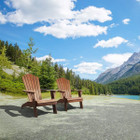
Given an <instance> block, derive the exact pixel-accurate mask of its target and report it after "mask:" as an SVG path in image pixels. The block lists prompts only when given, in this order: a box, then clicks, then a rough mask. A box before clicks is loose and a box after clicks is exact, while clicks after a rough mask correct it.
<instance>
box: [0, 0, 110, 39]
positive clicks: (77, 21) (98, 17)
mask: <svg viewBox="0 0 140 140" xmlns="http://www.w3.org/2000/svg"><path fill="white" fill-rule="evenodd" d="M75 2H76V0H51V1H50V0H39V1H38V0H18V1H17V0H5V4H6V5H8V6H9V7H10V8H13V11H12V12H8V13H7V14H5V15H2V16H3V18H4V19H5V21H4V23H5V22H10V23H13V24H16V25H18V26H22V25H23V24H34V23H37V22H41V23H42V24H46V23H47V25H48V26H41V27H38V28H36V29H35V31H37V32H40V33H43V34H45V35H48V34H50V35H52V36H55V37H57V38H67V37H80V36H83V37H84V36H97V35H100V34H103V33H104V34H106V32H107V28H108V27H106V26H105V27H102V26H99V25H94V24H93V22H92V23H91V21H98V22H101V23H103V22H106V21H110V20H112V17H111V14H112V13H111V11H110V10H107V9H105V8H97V7H95V6H89V7H86V8H84V9H81V10H77V11H76V10H74V7H75ZM81 29H82V30H81Z"/></svg>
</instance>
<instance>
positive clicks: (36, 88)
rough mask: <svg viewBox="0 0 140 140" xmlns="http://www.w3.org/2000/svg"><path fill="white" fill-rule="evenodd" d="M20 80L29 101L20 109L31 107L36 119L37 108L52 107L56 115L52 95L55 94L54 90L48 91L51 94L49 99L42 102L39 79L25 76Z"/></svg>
mask: <svg viewBox="0 0 140 140" xmlns="http://www.w3.org/2000/svg"><path fill="white" fill-rule="evenodd" d="M22 80H23V82H24V85H25V88H26V90H24V92H26V93H27V95H28V99H29V101H28V102H26V103H24V104H23V105H22V106H21V108H23V107H25V106H29V107H33V108H34V116H35V117H37V116H38V115H37V106H46V105H52V107H53V113H57V110H56V104H57V101H56V100H55V99H54V97H55V96H54V93H55V92H56V91H55V90H49V91H50V93H51V99H47V100H42V97H41V89H40V84H39V78H38V77H36V76H34V75H32V74H26V75H24V76H23V77H22Z"/></svg>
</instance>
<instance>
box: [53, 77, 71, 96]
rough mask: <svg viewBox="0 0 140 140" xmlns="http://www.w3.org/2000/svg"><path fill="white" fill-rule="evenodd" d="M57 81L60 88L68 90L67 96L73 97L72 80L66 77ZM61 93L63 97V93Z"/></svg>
mask: <svg viewBox="0 0 140 140" xmlns="http://www.w3.org/2000/svg"><path fill="white" fill-rule="evenodd" d="M56 81H57V85H58V88H59V90H65V91H66V96H65V97H66V98H70V97H71V88H70V81H69V80H67V79H65V78H59V79H57V80H56ZM61 95H62V97H63V94H61Z"/></svg>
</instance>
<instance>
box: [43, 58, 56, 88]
mask: <svg viewBox="0 0 140 140" xmlns="http://www.w3.org/2000/svg"><path fill="white" fill-rule="evenodd" d="M55 80H56V79H55V71H54V67H53V66H52V63H51V58H49V59H46V60H45V61H43V62H42V65H41V70H40V83H41V87H42V88H47V89H53V88H54V86H55V85H54V84H55Z"/></svg>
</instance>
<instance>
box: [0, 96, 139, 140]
mask: <svg viewBox="0 0 140 140" xmlns="http://www.w3.org/2000/svg"><path fill="white" fill-rule="evenodd" d="M83 97H84V109H80V108H79V103H72V104H71V105H69V106H68V108H69V109H68V112H65V111H64V109H63V106H62V105H61V104H58V105H57V110H58V114H53V113H52V112H53V111H52V108H51V106H46V107H39V108H38V118H34V117H33V110H32V109H31V108H24V109H22V110H21V108H20V106H21V105H22V104H23V103H24V102H25V101H27V98H15V97H12V96H6V95H1V94H0V139H1V140H5V139H6V140H26V139H28V140H32V139H35V140H36V139H39V140H44V139H47V140H71V139H75V140H85V139H88V140H105V139H107V140H120V139H121V140H132V139H135V140H139V139H140V133H139V130H140V119H139V116H140V109H139V108H140V101H136V100H129V99H120V98H115V97H107V96H87V95H85V96H83Z"/></svg>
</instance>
